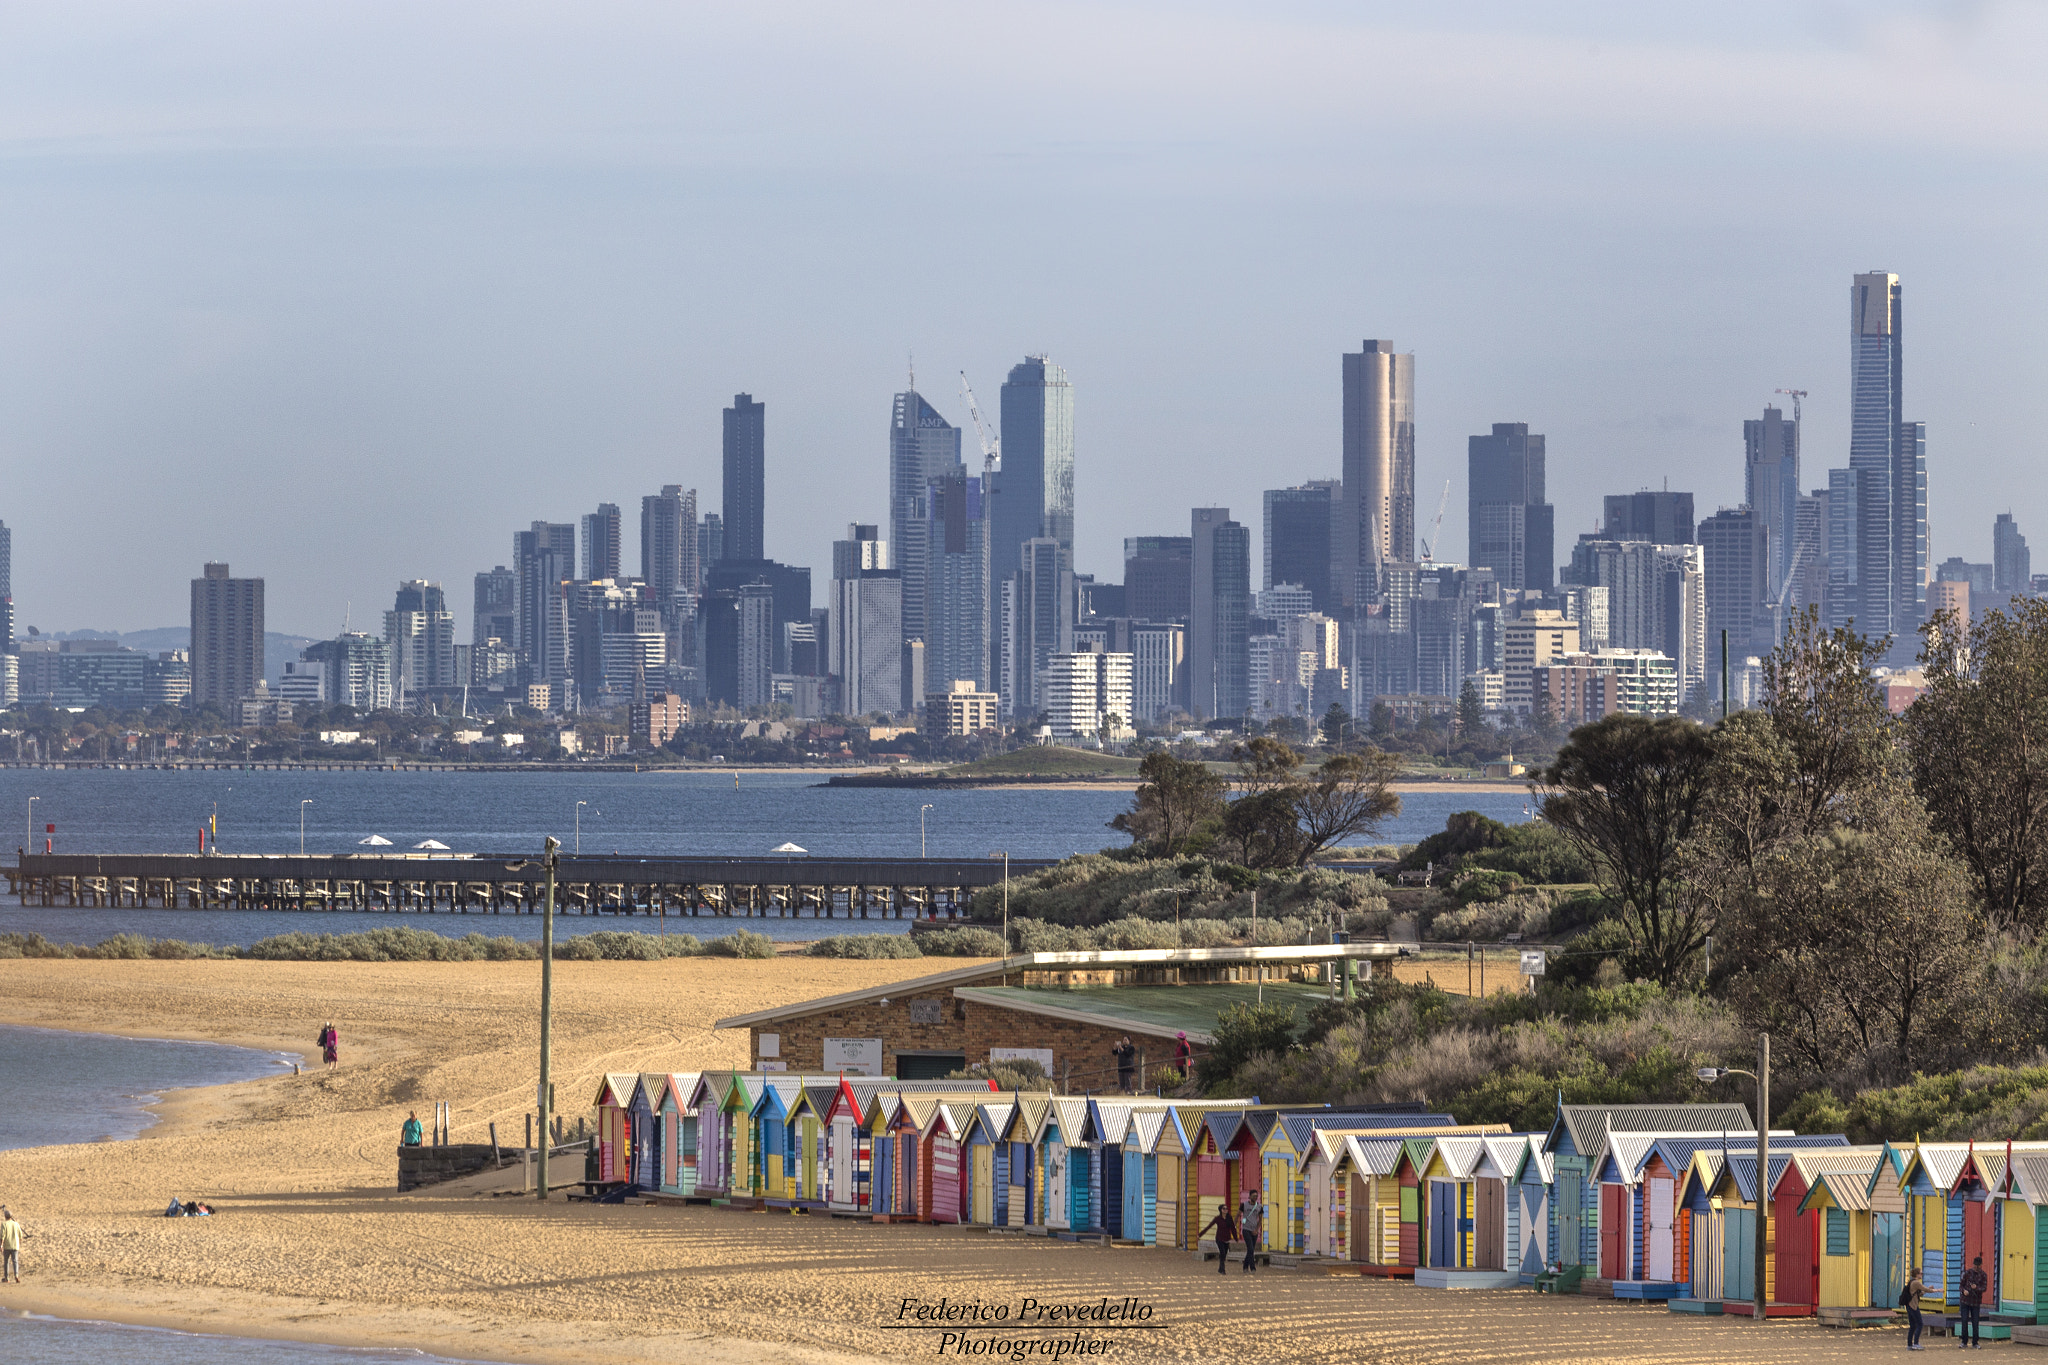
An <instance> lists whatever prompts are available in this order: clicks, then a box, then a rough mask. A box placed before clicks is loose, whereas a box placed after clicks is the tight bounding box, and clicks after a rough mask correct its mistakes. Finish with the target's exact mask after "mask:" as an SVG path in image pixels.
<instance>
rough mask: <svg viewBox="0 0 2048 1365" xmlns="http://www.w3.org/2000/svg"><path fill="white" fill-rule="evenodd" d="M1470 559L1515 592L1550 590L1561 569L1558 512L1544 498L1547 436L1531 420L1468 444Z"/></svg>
mask: <svg viewBox="0 0 2048 1365" xmlns="http://www.w3.org/2000/svg"><path fill="white" fill-rule="evenodd" d="M1465 458H1466V482H1467V492H1466V498H1467V504H1466V506H1467V513H1466V515H1467V519H1468V522H1469V526H1468V532H1467V534H1468V536H1469V539H1468V541H1467V546H1468V549H1467V552H1466V558H1467V559H1469V560H1470V561H1471V563H1472V564H1473V565H1474V566H1475V567H1484V568H1489V569H1492V570H1493V572H1494V577H1495V578H1497V579H1498V580H1499V581H1500V585H1501V587H1503V588H1505V589H1507V590H1509V591H1510V592H1514V591H1520V590H1521V589H1524V588H1540V589H1542V590H1543V591H1545V592H1548V591H1549V590H1550V588H1551V586H1552V580H1553V578H1554V576H1555V574H1554V570H1555V567H1556V531H1555V516H1554V514H1553V512H1552V509H1551V506H1550V504H1549V503H1547V502H1545V501H1544V500H1543V438H1542V437H1541V436H1532V435H1530V434H1529V424H1528V423H1527V422H1495V423H1494V424H1493V434H1492V435H1490V436H1474V437H1471V438H1470V439H1469V440H1468V441H1467V442H1466V456H1465Z"/></svg>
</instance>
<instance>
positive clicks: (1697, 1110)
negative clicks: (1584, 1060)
mask: <svg viewBox="0 0 2048 1365" xmlns="http://www.w3.org/2000/svg"><path fill="white" fill-rule="evenodd" d="M1744 1128H1747V1129H1749V1130H1750V1131H1751V1132H1755V1131H1756V1120H1755V1119H1753V1118H1751V1117H1750V1116H1749V1108H1748V1106H1747V1105H1741V1104H1567V1105H1562V1106H1560V1107H1559V1109H1558V1117H1557V1121H1556V1122H1555V1123H1554V1124H1552V1125H1551V1129H1550V1134H1549V1136H1548V1137H1546V1138H1545V1139H1544V1144H1543V1145H1544V1150H1545V1151H1550V1152H1554V1151H1556V1150H1557V1140H1558V1137H1559V1136H1560V1134H1561V1133H1563V1132H1569V1133H1570V1135H1571V1140H1572V1147H1573V1148H1574V1149H1575V1150H1576V1151H1578V1152H1579V1153H1580V1154H1581V1155H1586V1156H1592V1155H1596V1154H1598V1153H1600V1152H1601V1151H1603V1150H1604V1149H1605V1147H1606V1144H1607V1137H1608V1134H1610V1133H1709V1132H1714V1133H1717V1132H1720V1131H1722V1130H1723V1129H1727V1130H1729V1131H1732V1132H1741V1131H1742V1130H1743V1129H1744Z"/></svg>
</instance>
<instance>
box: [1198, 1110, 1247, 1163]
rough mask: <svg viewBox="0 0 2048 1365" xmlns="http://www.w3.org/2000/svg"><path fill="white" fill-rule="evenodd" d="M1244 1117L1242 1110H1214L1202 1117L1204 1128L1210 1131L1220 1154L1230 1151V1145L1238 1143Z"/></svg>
mask: <svg viewBox="0 0 2048 1365" xmlns="http://www.w3.org/2000/svg"><path fill="white" fill-rule="evenodd" d="M1244 1117H1245V1116H1244V1111H1243V1110H1241V1109H1240V1110H1234V1111H1233V1110H1229V1109H1212V1110H1209V1111H1208V1112H1207V1113H1204V1114H1203V1115H1202V1126H1203V1127H1204V1128H1206V1129H1208V1130H1209V1136H1210V1137H1211V1138H1212V1139H1214V1141H1215V1143H1216V1150H1217V1152H1218V1153H1223V1152H1227V1151H1229V1150H1230V1144H1231V1143H1233V1142H1235V1141H1237V1131H1238V1129H1240V1128H1242V1127H1244Z"/></svg>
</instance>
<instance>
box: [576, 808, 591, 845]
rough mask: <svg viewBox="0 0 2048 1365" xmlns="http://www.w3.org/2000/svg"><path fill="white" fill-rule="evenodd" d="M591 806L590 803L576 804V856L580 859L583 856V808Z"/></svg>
mask: <svg viewBox="0 0 2048 1365" xmlns="http://www.w3.org/2000/svg"><path fill="white" fill-rule="evenodd" d="M589 804H590V803H589V802H588V801H578V802H577V803H576V856H577V857H579V858H580V857H582V856H583V808H584V807H585V806H587V805H589Z"/></svg>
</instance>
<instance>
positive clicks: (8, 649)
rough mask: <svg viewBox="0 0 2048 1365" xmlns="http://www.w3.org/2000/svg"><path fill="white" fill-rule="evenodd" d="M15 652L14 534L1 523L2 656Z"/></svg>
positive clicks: (0, 603) (0, 636) (0, 652)
mask: <svg viewBox="0 0 2048 1365" xmlns="http://www.w3.org/2000/svg"><path fill="white" fill-rule="evenodd" d="M13 652H14V532H12V531H10V530H8V529H7V523H6V522H4V521H0V654H12V653H13Z"/></svg>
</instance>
